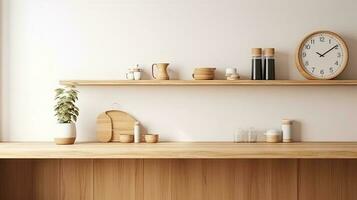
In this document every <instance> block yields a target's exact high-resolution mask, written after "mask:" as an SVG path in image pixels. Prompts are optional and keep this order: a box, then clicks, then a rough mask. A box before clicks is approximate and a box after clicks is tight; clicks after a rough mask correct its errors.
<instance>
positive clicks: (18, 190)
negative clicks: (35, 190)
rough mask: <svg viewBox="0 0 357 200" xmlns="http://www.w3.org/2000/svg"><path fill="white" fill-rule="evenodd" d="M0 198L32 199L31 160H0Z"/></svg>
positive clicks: (13, 199)
mask: <svg viewBox="0 0 357 200" xmlns="http://www.w3.org/2000/svg"><path fill="white" fill-rule="evenodd" d="M0 199H1V200H24V199H26V200H32V199H33V198H32V161H31V160H0Z"/></svg>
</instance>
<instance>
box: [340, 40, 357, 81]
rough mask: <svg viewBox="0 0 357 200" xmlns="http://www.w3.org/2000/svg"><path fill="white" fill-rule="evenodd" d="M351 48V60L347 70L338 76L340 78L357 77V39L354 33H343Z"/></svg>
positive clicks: (349, 48)
mask: <svg viewBox="0 0 357 200" xmlns="http://www.w3.org/2000/svg"><path fill="white" fill-rule="evenodd" d="M342 37H343V38H344V40H345V42H346V43H347V47H348V50H349V62H348V65H347V67H346V69H345V71H344V72H343V73H342V74H341V75H340V76H339V77H338V79H357V66H356V65H357V57H355V56H354V55H355V54H356V52H355V49H357V39H356V37H355V36H354V35H352V34H351V35H349V34H346V35H342Z"/></svg>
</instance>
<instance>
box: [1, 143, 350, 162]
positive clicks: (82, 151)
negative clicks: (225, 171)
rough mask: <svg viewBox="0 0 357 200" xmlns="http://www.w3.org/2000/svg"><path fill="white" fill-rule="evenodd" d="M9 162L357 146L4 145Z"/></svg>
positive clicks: (319, 154) (300, 154)
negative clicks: (24, 159)
mask: <svg viewBox="0 0 357 200" xmlns="http://www.w3.org/2000/svg"><path fill="white" fill-rule="evenodd" d="M6 158H11V159H12V158H16V159H22V158H30V159H37V158H43V159H52V158H56V159H57V158H58V159H61V158H63V159H67V158H87V159H97V158H113V159H121V158H137V159H144V158H148V159H156V158H170V159H177V158H179V159H181V158H189V159H194V158H197V159H200V158H204V159H217V158H218V159H221V158H226V159H237V158H238V159H239V158H252V159H255V158H264V159H265V158H288V159H290V158H296V159H299V158H316V159H320V158H332V159H335V158H357V142H356V143H352V142H348V143H347V142H334V143H290V144H283V143H281V144H267V143H255V144H248V143H245V144H243V143H240V144H238V143H229V142H209V143H208V142H196V143H185V142H170V143H157V144H145V143H141V144H121V143H80V144H75V145H68V146H58V145H55V144H54V143H0V159H6Z"/></svg>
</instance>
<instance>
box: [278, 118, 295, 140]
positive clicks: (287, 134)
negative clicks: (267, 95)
mask: <svg viewBox="0 0 357 200" xmlns="http://www.w3.org/2000/svg"><path fill="white" fill-rule="evenodd" d="M292 124H293V121H292V120H289V119H283V120H281V129H282V130H283V142H291V141H292V137H291V136H292Z"/></svg>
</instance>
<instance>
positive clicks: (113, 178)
mask: <svg viewBox="0 0 357 200" xmlns="http://www.w3.org/2000/svg"><path fill="white" fill-rule="evenodd" d="M143 189H144V187H143V161H142V160H94V199H101V200H142V199H143Z"/></svg>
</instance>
